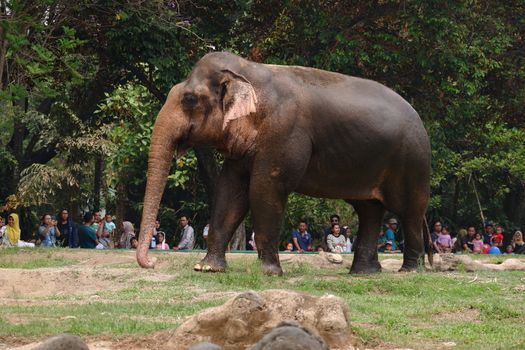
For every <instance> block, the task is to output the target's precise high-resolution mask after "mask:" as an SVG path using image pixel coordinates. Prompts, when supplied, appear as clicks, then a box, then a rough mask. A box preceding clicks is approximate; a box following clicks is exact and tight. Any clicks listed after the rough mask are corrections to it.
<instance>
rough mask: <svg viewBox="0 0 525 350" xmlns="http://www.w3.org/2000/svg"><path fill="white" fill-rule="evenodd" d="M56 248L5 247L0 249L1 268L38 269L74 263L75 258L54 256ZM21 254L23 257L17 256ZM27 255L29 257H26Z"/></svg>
mask: <svg viewBox="0 0 525 350" xmlns="http://www.w3.org/2000/svg"><path fill="white" fill-rule="evenodd" d="M55 252H57V250H56V249H49V248H48V249H43V248H42V249H21V250H19V249H17V248H7V249H2V250H1V251H0V257H1V259H0V268H2V269H14V268H17V269H39V268H44V267H62V266H69V265H74V264H76V263H77V262H78V261H77V260H76V259H67V258H64V257H61V256H55V254H54V253H55ZM21 255H23V259H20V258H19V257H20V256H21ZM27 257H29V258H27Z"/></svg>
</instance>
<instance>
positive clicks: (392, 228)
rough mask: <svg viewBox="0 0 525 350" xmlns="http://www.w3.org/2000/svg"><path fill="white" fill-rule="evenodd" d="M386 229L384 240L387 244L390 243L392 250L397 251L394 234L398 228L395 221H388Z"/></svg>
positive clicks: (392, 219)
mask: <svg viewBox="0 0 525 350" xmlns="http://www.w3.org/2000/svg"><path fill="white" fill-rule="evenodd" d="M387 226H388V229H387V230H386V231H385V239H386V240H387V242H388V241H389V242H392V250H397V242H396V232H397V228H398V223H397V220H396V219H394V218H391V219H389V220H388V224H387Z"/></svg>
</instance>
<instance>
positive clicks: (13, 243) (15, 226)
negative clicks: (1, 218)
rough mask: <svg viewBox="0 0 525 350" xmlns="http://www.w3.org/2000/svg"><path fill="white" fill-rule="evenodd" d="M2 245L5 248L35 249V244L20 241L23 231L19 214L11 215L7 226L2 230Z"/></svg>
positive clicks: (0, 232) (0, 233) (0, 231)
mask: <svg viewBox="0 0 525 350" xmlns="http://www.w3.org/2000/svg"><path fill="white" fill-rule="evenodd" d="M0 237H2V239H1V245H2V246H4V247H29V248H33V247H34V246H35V244H34V243H30V242H26V241H23V240H21V239H20V237H22V230H20V223H19V220H18V215H17V214H14V213H13V214H9V216H8V217H7V225H6V226H3V227H2V228H1V229H0Z"/></svg>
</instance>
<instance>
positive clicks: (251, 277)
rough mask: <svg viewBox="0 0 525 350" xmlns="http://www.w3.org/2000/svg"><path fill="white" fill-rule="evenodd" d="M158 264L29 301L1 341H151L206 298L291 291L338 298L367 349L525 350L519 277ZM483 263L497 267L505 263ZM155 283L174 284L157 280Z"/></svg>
mask: <svg viewBox="0 0 525 350" xmlns="http://www.w3.org/2000/svg"><path fill="white" fill-rule="evenodd" d="M97 253H98V252H93V254H97ZM21 254H28V260H27V262H26V263H27V266H45V264H44V262H43V261H42V259H43V258H42V257H40V256H38V255H36V256H33V255H32V253H27V252H25V251H24V252H23V253H21ZM72 254H74V252H72V253H71V254H69V255H68V256H74V255H72ZM106 254H107V253H106ZM115 254H121V253H115ZM9 256H12V253H11V252H9V253H7V254H4V252H3V251H0V262H1V263H5V259H8V258H9ZM156 257H157V258H158V263H159V265H160V267H158V268H156V269H155V270H154V271H145V270H140V269H138V267H137V266H135V265H134V264H129V263H125V264H120V265H115V268H118V269H119V270H122V272H123V273H129V272H132V273H133V274H136V275H137V278H136V279H134V280H133V281H129V283H127V284H126V285H125V286H123V288H119V289H116V290H109V291H97V292H93V293H91V294H89V293H88V294H86V295H69V296H64V295H61V296H53V295H49V296H47V297H44V298H42V299H41V300H42V302H43V303H44V302H46V303H47V304H45V305H38V304H37V305H33V304H31V305H26V304H25V303H24V302H23V300H22V301H20V302H19V303H16V304H8V305H2V306H1V309H2V312H1V313H0V338H5V337H6V336H16V337H24V336H27V335H38V336H47V335H51V334H55V333H56V331H57V329H59V330H60V332H69V333H73V334H79V335H92V336H97V335H101V336H102V335H113V336H120V335H122V336H125V335H127V334H137V333H138V334H145V333H151V332H154V331H158V330H164V329H172V328H175V327H177V326H178V325H179V324H180V323H181V322H182V321H183V319H184V317H186V316H188V315H191V314H193V313H196V312H198V311H200V310H203V309H205V308H207V307H211V306H216V305H219V304H221V303H222V302H223V301H224V300H225V298H226V297H225V296H224V297H219V298H216V297H215V298H208V299H207V298H206V295H207V294H206V293H211V292H230V291H244V290H249V289H251V290H256V291H261V290H267V289H287V290H295V291H300V292H305V293H309V294H314V295H323V294H326V293H330V294H334V295H337V296H339V297H341V298H342V299H343V300H345V302H346V303H347V304H348V306H349V309H350V319H351V323H352V329H353V331H354V333H356V334H357V335H358V336H359V337H360V338H362V339H363V340H364V342H365V344H366V347H368V348H371V347H378V346H381V347H412V348H421V347H426V348H428V347H443V343H444V342H454V343H456V346H455V347H454V348H455V349H472V348H476V349H498V348H505V349H521V348H525V338H524V337H523V324H525V273H524V272H523V271H504V272H501V271H498V272H478V273H467V272H464V271H458V272H447V273H444V272H441V273H433V272H427V273H409V274H399V273H382V274H377V275H368V276H351V275H349V274H348V271H347V270H345V269H344V268H342V267H341V268H340V269H325V270H322V269H318V268H316V267H314V266H311V265H308V264H289V265H287V264H283V267H284V268H285V271H286V274H285V276H284V277H269V276H265V275H263V274H262V273H261V269H260V263H259V262H258V261H257V259H256V257H255V256H247V257H242V258H240V257H237V258H235V259H231V261H229V267H228V271H227V272H226V273H218V274H211V273H197V272H194V271H192V267H193V264H194V263H195V262H196V258H195V256H191V255H188V256H185V255H178V256H174V255H171V254H158V255H156ZM385 258H389V259H390V258H393V257H392V256H385ZM476 258H478V257H476ZM512 258H521V259H523V258H525V257H517V256H512ZM54 259H58V258H56V257H55V258H54ZM486 259H487V260H488V261H491V262H498V263H499V262H502V261H503V260H504V259H505V258H504V257H498V258H497V259H495V258H493V257H486ZM51 260H53V255H52V256H51ZM66 260H67V264H72V263H74V261H73V262H72V260H71V259H66ZM32 261H34V262H32ZM7 265H9V264H7ZM60 266H63V265H60ZM2 267H4V266H2ZM46 267H49V265H47V266H46ZM33 268H36V267H33ZM71 268H72V269H75V268H76V267H75V266H74V265H73V266H71ZM155 274H162V275H163V276H166V275H167V277H168V278H163V279H162V280H159V281H151V279H149V278H150V277H151V276H152V275H155ZM95 296H96V297H95ZM39 300H40V299H39Z"/></svg>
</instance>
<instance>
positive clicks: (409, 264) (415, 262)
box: [399, 258, 425, 272]
mask: <svg viewBox="0 0 525 350" xmlns="http://www.w3.org/2000/svg"><path fill="white" fill-rule="evenodd" d="M424 269H425V260H424V258H416V259H404V260H403V265H401V268H400V269H399V272H416V271H423V270H424Z"/></svg>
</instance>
